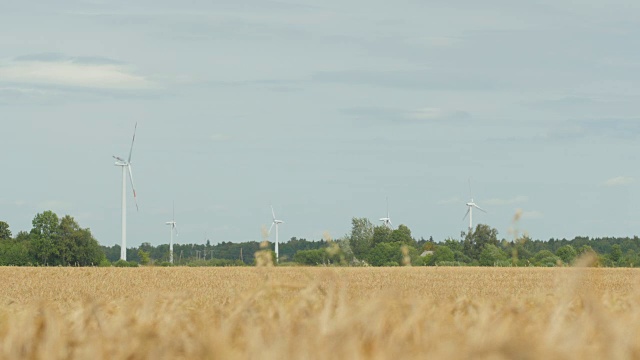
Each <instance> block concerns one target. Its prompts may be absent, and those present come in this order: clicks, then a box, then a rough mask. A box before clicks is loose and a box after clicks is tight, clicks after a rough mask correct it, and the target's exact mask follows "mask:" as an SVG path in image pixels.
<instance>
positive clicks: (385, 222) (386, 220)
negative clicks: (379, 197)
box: [380, 198, 393, 229]
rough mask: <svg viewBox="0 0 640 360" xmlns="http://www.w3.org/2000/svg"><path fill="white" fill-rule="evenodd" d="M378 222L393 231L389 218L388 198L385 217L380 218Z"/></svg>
mask: <svg viewBox="0 0 640 360" xmlns="http://www.w3.org/2000/svg"><path fill="white" fill-rule="evenodd" d="M380 221H382V225H384V226H386V227H388V228H389V229H393V224H392V223H391V217H390V216H389V198H387V217H383V218H380Z"/></svg>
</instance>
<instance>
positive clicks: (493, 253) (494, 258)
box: [479, 244, 507, 266]
mask: <svg viewBox="0 0 640 360" xmlns="http://www.w3.org/2000/svg"><path fill="white" fill-rule="evenodd" d="M506 259H507V254H505V252H504V251H502V250H500V248H498V247H497V246H495V245H493V244H486V245H485V246H484V247H483V248H482V251H481V252H480V259H479V260H480V265H481V266H494V265H495V264H496V263H497V262H498V261H503V260H506Z"/></svg>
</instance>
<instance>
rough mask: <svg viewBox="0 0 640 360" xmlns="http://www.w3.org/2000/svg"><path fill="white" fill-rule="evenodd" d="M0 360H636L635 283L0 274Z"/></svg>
mask: <svg viewBox="0 0 640 360" xmlns="http://www.w3.org/2000/svg"><path fill="white" fill-rule="evenodd" d="M0 276H1V277H2V279H3V281H2V287H1V290H0V304H2V305H1V308H0V358H7V359H8V358H12V359H22V358H28V359H35V358H41V359H45V358H46V359H61V358H64V359H68V358H74V359H75V358H77V359H194V358H202V359H235V358H239V359H329V358H339V359H359V358H362V359H406V358H426V357H429V358H441V359H443V358H447V359H468V358H491V359H512V358H519V359H529V358H531V359H537V358H581V359H585V358H587V359H603V358H611V359H626V358H640V291H639V289H640V286H639V285H640V283H639V282H640V271H638V270H634V269H600V268H444V267H439V268H438V267H435V268H434V267H430V268H426V267H421V268H417V267H405V268H294V267H282V268H275V267H259V268H179V267H178V268H12V267H7V268H0Z"/></svg>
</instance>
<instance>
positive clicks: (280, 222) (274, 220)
mask: <svg viewBox="0 0 640 360" xmlns="http://www.w3.org/2000/svg"><path fill="white" fill-rule="evenodd" d="M271 215H273V222H272V223H271V227H270V228H269V235H271V230H272V229H273V226H274V225H275V226H276V263H278V260H279V253H278V225H280V224H282V223H283V222H284V221H282V220H277V219H276V212H275V211H273V205H271Z"/></svg>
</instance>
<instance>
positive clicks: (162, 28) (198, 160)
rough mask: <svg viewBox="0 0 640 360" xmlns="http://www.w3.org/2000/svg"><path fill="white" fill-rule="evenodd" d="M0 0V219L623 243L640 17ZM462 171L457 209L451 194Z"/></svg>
mask: <svg viewBox="0 0 640 360" xmlns="http://www.w3.org/2000/svg"><path fill="white" fill-rule="evenodd" d="M579 3H580V5H576V4H577V3H576V2H575V1H567V0H538V1H526V2H524V1H507V0H489V1H483V2H478V1H472V0H453V1H452V0H447V1H443V0H435V1H424V0H415V1H396V2H390V1H371V0H369V1H344V0H340V1H336V0H327V1H299V2H278V1H265V0H249V1H242V0H218V1H205V0H194V1H166V0H153V1H151V0H143V1H129V0H127V1H124V0H109V1H101V0H93V1H91V0H87V1H81V0H75V1H74V0H62V1H56V2H51V1H21V2H18V1H3V2H0V119H1V120H0V125H1V127H0V151H1V153H2V165H3V166H2V171H1V174H2V176H0V178H1V179H2V180H1V182H0V184H2V186H0V188H1V189H2V190H0V220H4V221H7V222H8V223H9V224H10V226H11V229H12V231H13V233H14V234H15V233H17V232H18V231H20V230H26V231H28V230H29V229H30V228H31V220H32V219H33V217H34V215H35V214H36V213H38V212H42V211H44V210H49V209H50V210H53V211H54V212H56V213H57V214H58V215H64V214H69V215H72V216H74V217H75V218H76V220H78V222H79V223H80V225H81V226H82V227H89V228H91V230H92V232H93V234H94V235H95V237H96V238H97V239H98V241H100V243H102V244H105V245H113V244H117V243H119V242H120V226H121V224H120V216H121V211H120V201H121V170H120V168H119V167H115V166H114V160H113V158H112V157H111V156H112V155H117V156H121V157H126V156H127V154H128V151H129V145H130V142H131V136H132V133H133V128H134V124H135V123H136V122H137V123H138V133H137V138H136V144H135V147H134V151H133V158H132V163H133V174H134V180H135V185H136V190H137V192H138V203H139V206H140V210H139V212H136V211H135V204H134V203H133V197H132V194H131V189H130V188H128V245H131V246H136V245H139V244H140V243H142V242H151V243H152V244H160V243H167V242H168V240H169V239H168V238H169V229H168V226H166V225H165V222H166V221H169V220H171V206H172V205H171V204H172V202H173V201H175V204H176V216H175V219H176V221H177V223H178V228H179V230H180V235H179V238H178V239H177V242H180V243H191V242H204V241H205V236H206V237H207V238H209V239H210V240H211V241H212V243H217V242H221V241H234V242H238V241H248V240H260V239H261V227H262V226H267V227H268V226H269V224H270V222H271V210H270V208H269V206H270V204H273V206H274V208H275V210H276V214H277V215H278V217H279V218H281V219H282V220H284V221H285V223H284V224H283V225H282V226H281V228H280V234H281V237H280V239H281V240H283V239H288V238H290V237H293V236H296V237H298V238H307V239H310V240H311V239H314V240H318V239H320V238H321V237H322V234H323V232H325V231H327V232H329V234H331V235H332V236H333V237H340V236H342V235H344V234H345V233H347V232H348V231H349V229H350V226H351V218H352V217H368V218H370V219H371V220H372V221H374V222H375V223H379V222H378V221H377V219H378V218H380V217H383V216H384V215H385V213H386V198H387V197H388V198H389V207H390V214H391V219H392V222H393V223H394V225H398V224H406V225H408V226H409V228H410V229H411V230H412V232H413V235H414V236H415V237H417V238H420V237H424V238H428V237H429V236H433V237H434V239H436V240H438V241H440V240H443V239H445V238H447V237H454V238H459V236H460V231H462V230H465V229H466V226H467V222H466V221H464V220H462V218H463V216H464V214H465V212H466V206H465V203H466V202H467V201H468V200H469V199H470V197H471V196H473V198H474V200H475V201H476V202H477V203H478V204H479V205H480V206H482V207H483V208H485V209H486V210H487V211H488V213H486V214H484V213H479V212H475V213H474V222H482V223H486V224H489V225H491V226H492V227H495V228H497V229H498V231H499V234H500V237H504V238H507V239H511V238H513V236H512V235H511V234H510V233H509V228H510V227H512V226H514V225H513V223H512V219H513V216H514V214H515V212H516V209H522V211H523V216H522V218H521V219H520V221H519V222H518V223H517V224H516V225H515V226H516V227H517V229H519V231H521V232H524V231H526V232H528V233H529V234H530V235H531V236H532V237H533V238H537V239H544V240H547V239H549V238H551V237H555V238H562V237H567V238H572V237H574V236H577V235H586V236H594V237H595V236H633V235H635V234H638V233H639V231H638V229H640V207H639V206H638V205H637V204H638V203H639V202H640V191H639V190H638V189H639V186H640V181H638V179H640V170H639V169H638V161H637V157H638V146H640V145H639V142H638V140H640V139H639V138H640V136H639V135H640V112H639V111H638V104H640V23H638V21H637V19H638V16H639V14H640V2H638V1H634V0H628V1H627V0H613V1H611V0H609V1H595V0H586V1H580V2H579ZM469 178H471V185H472V195H471V194H470V191H469V185H468V179H469Z"/></svg>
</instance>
